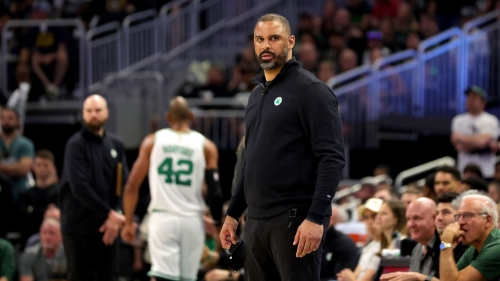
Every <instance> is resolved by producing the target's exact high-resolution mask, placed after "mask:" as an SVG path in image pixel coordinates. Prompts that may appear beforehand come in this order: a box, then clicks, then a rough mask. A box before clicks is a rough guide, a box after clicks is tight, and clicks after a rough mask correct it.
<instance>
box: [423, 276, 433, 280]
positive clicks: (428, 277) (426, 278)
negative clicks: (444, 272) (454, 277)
mask: <svg viewBox="0 0 500 281" xmlns="http://www.w3.org/2000/svg"><path fill="white" fill-rule="evenodd" d="M431 280H432V277H430V276H427V277H425V280H424V281H431Z"/></svg>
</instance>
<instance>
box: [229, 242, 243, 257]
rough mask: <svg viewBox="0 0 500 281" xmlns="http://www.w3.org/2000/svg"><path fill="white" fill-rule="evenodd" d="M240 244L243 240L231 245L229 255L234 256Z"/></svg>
mask: <svg viewBox="0 0 500 281" xmlns="http://www.w3.org/2000/svg"><path fill="white" fill-rule="evenodd" d="M240 244H241V239H238V241H236V244H233V243H231V247H229V253H230V254H232V253H233V252H234V250H236V249H237V248H238V246H239V245H240Z"/></svg>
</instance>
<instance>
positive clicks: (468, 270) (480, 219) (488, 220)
mask: <svg viewBox="0 0 500 281" xmlns="http://www.w3.org/2000/svg"><path fill="white" fill-rule="evenodd" d="M452 204H453V205H454V207H458V212H457V214H456V215H455V221H456V222H454V223H452V224H450V225H448V226H447V227H446V228H445V229H444V231H443V235H442V236H441V240H442V243H441V255H440V257H439V260H440V267H439V268H440V277H441V280H447V281H448V280H497V279H498V278H499V277H500V271H499V270H498V268H499V267H500V230H498V228H497V227H498V211H497V209H496V204H495V202H494V201H493V200H492V199H491V198H489V197H488V196H485V195H481V194H464V195H462V196H460V197H459V198H457V199H456V200H455V201H453V203H452ZM459 238H461V239H462V243H464V244H466V245H471V246H472V247H469V249H468V250H467V251H466V252H465V253H464V255H463V256H462V258H461V259H460V261H458V263H457V264H455V260H454V258H453V252H452V251H450V248H452V246H453V244H455V243H457V240H458V239H459Z"/></svg>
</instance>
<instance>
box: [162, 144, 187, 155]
mask: <svg viewBox="0 0 500 281" xmlns="http://www.w3.org/2000/svg"><path fill="white" fill-rule="evenodd" d="M163 152H164V153H180V154H182V155H185V156H187V157H191V156H192V155H193V150H192V149H189V148H187V147H182V146H178V145H167V146H164V147H163Z"/></svg>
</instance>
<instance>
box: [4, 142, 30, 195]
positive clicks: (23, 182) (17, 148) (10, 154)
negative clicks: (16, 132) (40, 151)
mask: <svg viewBox="0 0 500 281" xmlns="http://www.w3.org/2000/svg"><path fill="white" fill-rule="evenodd" d="M23 157H30V158H34V157H35V146H34V145H33V142H32V141H31V140H30V139H28V138H26V137H23V136H18V137H17V138H15V139H14V140H13V141H12V143H11V144H10V147H6V146H5V143H4V141H3V139H2V138H0V159H1V161H2V163H5V164H12V163H16V162H18V161H19V160H20V159H21V158H23ZM10 183H11V185H12V195H13V196H14V199H15V200H17V196H18V195H19V194H20V193H21V192H22V191H23V190H26V189H27V188H28V177H27V176H26V175H25V176H22V177H11V178H10Z"/></svg>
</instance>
